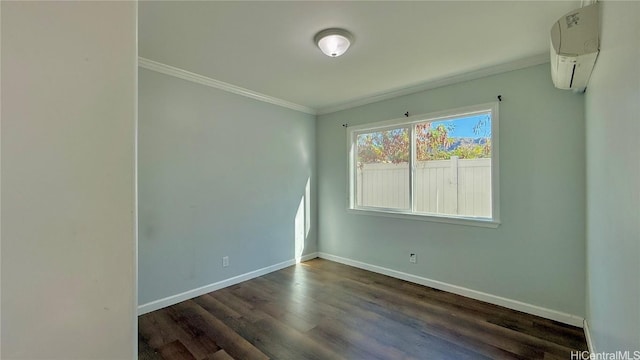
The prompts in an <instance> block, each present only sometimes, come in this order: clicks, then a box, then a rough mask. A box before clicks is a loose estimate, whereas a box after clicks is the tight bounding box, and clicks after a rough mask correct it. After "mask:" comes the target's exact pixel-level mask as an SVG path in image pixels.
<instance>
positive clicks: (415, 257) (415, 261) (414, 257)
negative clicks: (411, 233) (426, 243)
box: [409, 254, 418, 264]
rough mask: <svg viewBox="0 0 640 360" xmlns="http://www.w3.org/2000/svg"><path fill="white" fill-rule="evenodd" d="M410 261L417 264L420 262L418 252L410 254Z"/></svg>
mask: <svg viewBox="0 0 640 360" xmlns="http://www.w3.org/2000/svg"><path fill="white" fill-rule="evenodd" d="M409 262H410V263H412V264H415V263H417V262H418V255H416V254H409Z"/></svg>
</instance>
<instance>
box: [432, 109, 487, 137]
mask: <svg viewBox="0 0 640 360" xmlns="http://www.w3.org/2000/svg"><path fill="white" fill-rule="evenodd" d="M487 117H489V115H488V114H480V115H473V116H469V117H463V118H456V119H452V120H443V121H434V122H432V123H431V127H432V128H435V127H437V126H438V125H441V124H442V125H444V126H448V125H453V129H452V130H451V131H450V132H449V137H452V138H478V137H491V121H487V122H486V123H485V124H484V126H483V127H481V128H480V133H479V134H475V133H474V132H473V128H474V127H475V126H476V124H478V121H480V120H482V119H486V118H487Z"/></svg>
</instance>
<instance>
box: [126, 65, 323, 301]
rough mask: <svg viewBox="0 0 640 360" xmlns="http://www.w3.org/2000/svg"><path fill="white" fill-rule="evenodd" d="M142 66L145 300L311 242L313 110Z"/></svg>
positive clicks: (284, 256)
mask: <svg viewBox="0 0 640 360" xmlns="http://www.w3.org/2000/svg"><path fill="white" fill-rule="evenodd" d="M139 74H140V77H139V79H140V83H139V95H138V96H139V144H138V146H139V160H138V161H139V162H138V166H139V185H138V188H139V245H138V246H139V247H138V249H139V253H138V257H139V273H138V274H139V304H145V303H148V302H151V301H154V300H159V299H163V298H166V297H169V296H172V295H176V294H179V293H181V292H184V291H188V290H192V289H196V288H198V287H201V286H205V285H209V284H212V283H215V282H218V281H221V280H226V279H229V278H231V277H233V276H236V275H240V274H245V273H248V272H250V271H253V270H258V269H261V268H264V267H267V266H271V265H275V264H278V263H280V262H283V261H287V260H291V259H293V258H294V246H295V244H294V238H295V234H294V231H295V219H296V214H297V212H298V209H299V205H300V201H301V199H302V197H303V196H306V194H305V187H306V184H307V181H309V182H310V185H309V188H310V193H309V195H310V198H309V197H308V199H309V200H310V201H311V202H310V204H309V208H310V210H311V213H310V214H309V213H307V214H306V215H304V214H303V215H302V216H307V218H308V219H309V222H310V227H309V229H308V230H309V231H308V234H307V233H305V234H304V235H303V236H304V237H305V239H304V241H305V246H304V253H305V254H308V253H312V252H315V251H316V231H317V229H316V220H315V219H316V214H315V206H316V204H315V196H316V194H315V177H314V176H315V173H314V169H315V135H314V131H315V117H314V116H312V115H306V114H303V113H300V112H297V111H293V110H288V109H284V108H282V107H279V106H275V105H270V104H266V103H263V102H260V101H256V100H252V99H248V98H246V97H242V96H239V95H235V94H231V93H228V92H224V91H221V90H217V89H213V88H209V87H206V86H202V85H199V84H195V83H191V82H187V81H184V80H180V79H177V78H173V77H170V76H167V75H163V74H159V73H156V72H152V71H149V70H144V69H141V70H140V73H139ZM303 218H304V217H303ZM305 230H306V229H305ZM223 256H229V258H230V266H229V267H226V268H223V267H222V257H223Z"/></svg>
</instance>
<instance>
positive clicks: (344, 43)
mask: <svg viewBox="0 0 640 360" xmlns="http://www.w3.org/2000/svg"><path fill="white" fill-rule="evenodd" d="M313 40H314V41H315V42H316V44H317V45H318V47H319V48H320V50H322V52H323V53H324V54H325V55H327V56H331V57H338V56H340V55H342V54H344V53H345V52H346V51H347V49H348V48H349V45H351V43H352V42H353V35H351V33H350V32H348V31H347V30H344V29H337V28H332V29H325V30H322V31H320V32H319V33H317V34H316V36H315V37H314V38H313Z"/></svg>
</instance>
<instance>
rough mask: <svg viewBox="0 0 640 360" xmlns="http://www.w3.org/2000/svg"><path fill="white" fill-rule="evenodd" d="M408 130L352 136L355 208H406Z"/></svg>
mask: <svg viewBox="0 0 640 360" xmlns="http://www.w3.org/2000/svg"><path fill="white" fill-rule="evenodd" d="M410 148H411V141H410V139H409V128H408V127H402V128H395V129H390V130H384V131H373V132H367V133H360V134H358V135H357V137H356V151H357V159H356V160H357V161H356V169H355V170H356V179H355V180H356V184H355V187H356V197H355V201H356V206H359V207H380V208H387V209H403V210H406V209H409V208H410V205H409V184H410V182H409V150H410Z"/></svg>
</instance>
